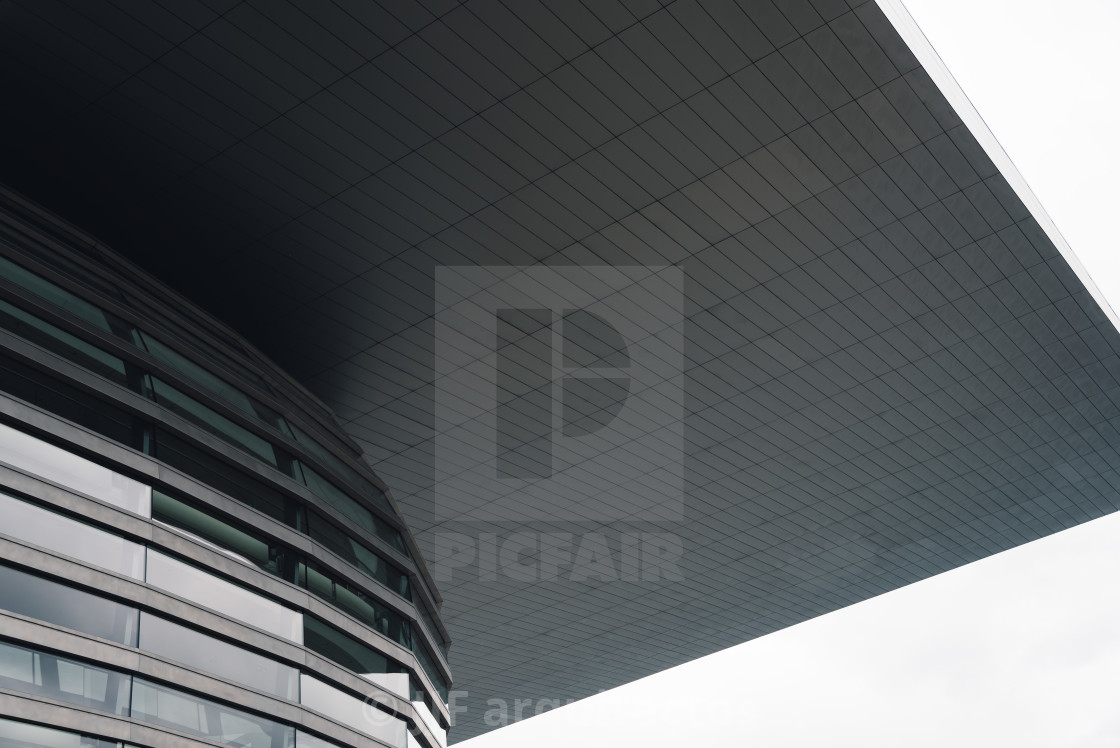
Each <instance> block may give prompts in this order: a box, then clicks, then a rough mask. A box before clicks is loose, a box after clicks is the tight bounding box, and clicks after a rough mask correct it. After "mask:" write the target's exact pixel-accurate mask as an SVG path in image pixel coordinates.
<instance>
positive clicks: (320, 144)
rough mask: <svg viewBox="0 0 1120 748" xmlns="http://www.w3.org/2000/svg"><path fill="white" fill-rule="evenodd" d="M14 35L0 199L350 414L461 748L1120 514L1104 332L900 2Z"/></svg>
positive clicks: (1096, 305) (103, 7)
mask: <svg viewBox="0 0 1120 748" xmlns="http://www.w3.org/2000/svg"><path fill="white" fill-rule="evenodd" d="M5 13H6V16H5V23H4V25H3V26H2V27H0V60H2V61H3V65H4V69H5V70H7V71H10V74H9V79H8V81H7V82H6V86H5V90H4V93H5V95H6V99H5V101H6V104H7V111H6V116H5V117H3V118H0V134H2V135H3V137H4V142H7V143H15V144H19V147H18V148H12V149H10V150H9V152H7V153H5V160H4V161H3V163H2V164H0V181H4V182H6V183H8V184H10V185H12V186H13V187H14V188H15V189H18V190H19V191H20V192H22V193H24V194H26V195H28V196H30V197H31V198H32V199H34V200H35V201H36V202H38V203H40V204H42V205H45V206H47V207H48V208H49V209H50V210H52V211H55V212H57V213H59V214H60V215H62V216H65V217H66V218H67V219H68V220H71V221H73V222H75V223H76V224H77V225H79V226H81V227H82V228H83V229H85V230H88V231H91V232H93V233H94V234H95V235H96V236H97V237H98V238H99V239H100V240H103V241H105V242H107V243H108V244H109V245H110V246H112V247H113V248H114V249H116V250H117V251H119V252H121V253H122V254H124V255H126V256H128V257H129V258H130V259H132V260H133V261H134V262H136V263H137V265H139V266H140V267H143V268H145V269H146V270H148V271H149V272H151V273H152V274H153V275H154V276H156V277H159V278H161V279H163V280H164V281H165V282H167V283H168V284H169V285H170V286H173V287H174V288H175V289H176V290H178V291H180V292H182V293H183V294H184V295H185V296H186V297H187V298H189V299H192V300H193V301H194V302H196V303H197V304H199V305H201V306H203V307H205V308H206V309H207V310H209V311H210V312H212V313H214V314H215V316H216V317H217V318H219V319H221V320H223V321H224V322H226V323H228V324H230V325H231V326H233V327H234V328H235V329H237V330H239V331H240V332H242V333H243V334H244V336H245V338H246V339H247V340H251V341H252V342H253V344H254V345H257V346H259V347H260V349H261V350H263V351H265V352H267V354H268V355H269V356H270V357H272V358H273V359H274V360H276V361H277V362H278V363H279V364H280V365H281V366H282V367H283V368H284V369H285V370H286V371H288V372H289V373H291V374H292V375H293V376H294V377H295V378H296V379H298V381H300V382H302V383H303V384H305V385H306V386H307V387H308V388H309V389H310V390H312V391H314V392H315V393H316V394H317V395H318V396H319V397H320V398H322V400H323V401H324V402H325V403H327V404H328V405H329V406H330V408H331V409H332V410H333V411H334V412H335V413H336V414H337V416H338V418H339V421H340V422H341V425H342V430H343V431H344V432H345V434H346V435H347V436H348V438H350V439H353V440H354V442H355V443H356V444H357V445H358V446H360V447H361V449H362V451H363V452H364V453H365V455H366V459H367V460H368V461H369V462H370V464H371V465H372V467H373V469H374V471H375V472H376V474H377V475H378V476H380V477H381V478H382V479H383V480H384V481H385V483H386V484H387V486H388V487H389V488H391V489H392V493H393V495H394V496H395V498H396V500H397V501H396V505H397V507H398V508H399V510H400V516H401V517H402V518H403V519H404V520H405V521H406V522H407V525H408V526H409V527H411V528H412V530H413V531H414V532H415V533H416V538H417V542H418V543H419V550H422V551H423V555H424V556H425V557H427V558H428V560H429V562H430V563H431V565H432V576H433V578H434V582H435V583H436V584H438V586H439V588H440V593H441V594H442V596H443V600H444V602H443V607H442V614H443V619H444V620H445V621H447V623H448V629H449V631H450V633H451V634H452V635H453V636H454V639H455V642H456V644H455V649H454V650H453V651H452V653H451V655H450V657H451V660H452V662H451V665H452V666H453V668H454V671H455V674H456V691H457V692H458V691H461V692H463V693H449V694H448V701H449V705H450V708H449V710H448V712H449V714H448V716H449V717H453V718H455V724H454V727H453V730H452V732H451V737H452V739H462V738H467V737H470V736H472V735H476V734H479V733H481V732H483V731H485V730H488V729H491V728H493V727H496V726H498V725H500V724H502V723H503V713H502V710H501V708H500V707H501V706H502V705H504V706H505V707H506V712H505V719H506V721H508V720H509V719H516V718H518V716H526V715H531V714H533V713H535V712H536V711H538V710H540V709H544V708H551V707H553V706H555V705H556V704H557V703H563V702H564V701H566V700H568V699H574V698H581V697H583V696H587V695H589V694H593V693H595V692H597V691H598V690H599V689H602V688H609V687H612V686H616V685H619V684H621V683H625V682H628V681H630V680H633V679H635V678H638V677H641V676H643V675H646V674H648V673H651V672H655V671H657V670H661V669H663V668H666V667H669V666H672V665H674V664H678V663H680V662H684V661H687V660H689V659H692V658H695V657H698V656H701V655H704V654H709V653H711V652H714V651H717V650H719V649H722V648H724V647H728V646H731V645H733V644H737V643H740V642H742V641H745V640H747V639H750V638H752V637H756V636H761V635H765V634H766V633H769V632H771V631H774V630H777V629H779V628H782V627H784V626H788V625H791V624H794V623H797V622H799V621H803V620H805V619H807V618H810V617H812V616H816V615H820V614H822V613H825V612H828V611H831V610H835V609H837V608H839V607H842V606H844V605H848V604H851V603H853V602H856V601H859V600H863V599H866V598H868V597H870V596H873V595H877V594H880V593H882V592H885V591H888V590H891V589H895V588H897V587H899V586H901V585H904V584H907V583H910V582H913V581H916V580H919V579H922V578H925V577H928V576H930V575H933V574H936V573H938V572H940V571H944V570H946V569H950V568H953V567H955V566H958V565H961V564H964V563H968V562H969V561H972V560H975V559H978V558H982V557H984V556H987V555H990V554H992V553H997V552H999V551H1000V550H1003V549H1006V548H1009V547H1012V546H1014V545H1017V544H1020V543H1023V542H1027V541H1029V540H1031V539H1034V538H1037V537H1041V536H1043V535H1045V534H1048V533H1052V532H1055V531H1058V530H1061V529H1063V528H1066V527H1070V526H1072V525H1074V524H1077V523H1079V522H1083V521H1086V520H1088V519H1091V518H1094V517H1098V516H1101V515H1103V514H1105V513H1108V512H1111V511H1114V510H1115V509H1116V508H1117V506H1118V502H1117V498H1116V496H1117V492H1116V487H1117V486H1118V485H1120V478H1118V474H1117V469H1118V468H1120V452H1118V451H1117V448H1118V447H1120V432H1117V431H1116V426H1117V425H1118V424H1117V422H1116V416H1117V413H1118V411H1117V406H1118V405H1120V378H1118V375H1117V372H1120V368H1118V364H1120V358H1118V354H1120V338H1118V336H1117V333H1116V329H1115V318H1114V317H1113V316H1111V312H1110V310H1108V309H1107V307H1106V306H1104V305H1102V304H1101V303H1100V301H1099V299H1098V297H1097V296H1096V294H1095V290H1094V289H1093V286H1092V284H1091V282H1089V280H1088V279H1087V278H1086V277H1085V275H1084V274H1083V273H1082V272H1081V270H1080V268H1079V267H1078V266H1077V263H1076V261H1075V260H1074V259H1073V257H1072V254H1071V253H1070V252H1069V248H1068V247H1067V246H1065V243H1064V241H1063V240H1062V238H1061V236H1060V235H1059V234H1058V232H1057V231H1056V230H1055V229H1054V227H1053V225H1052V223H1051V222H1050V221H1049V220H1048V219H1047V217H1046V215H1045V212H1044V211H1043V210H1042V209H1041V206H1039V205H1038V203H1037V200H1035V199H1034V198H1033V196H1032V195H1031V194H1030V191H1029V189H1027V188H1026V187H1025V185H1024V184H1023V183H1022V180H1021V179H1020V178H1019V177H1018V175H1017V173H1016V172H1015V169H1014V167H1013V166H1012V165H1011V164H1010V162H1009V161H1008V160H1007V158H1006V156H1005V155H1004V154H1003V153H1002V151H1001V150H1000V149H999V146H998V144H997V143H995V140H994V138H993V137H992V136H991V134H990V133H988V132H987V130H986V129H985V127H984V125H983V123H982V121H980V119H979V117H977V116H976V113H975V112H974V111H972V110H971V108H970V107H969V105H968V102H967V99H966V98H965V97H964V96H963V95H962V94H961V92H960V91H959V90H958V89H956V88H955V87H954V84H953V83H952V81H951V80H949V79H947V77H946V76H945V74H944V71H943V70H941V68H940V66H939V63H938V61H937V59H936V55H935V54H933V53H932V50H930V49H928V45H926V44H925V42H924V40H923V39H922V37H921V34H920V32H918V31H917V30H916V29H915V28H913V26H912V23H911V22H909V20H908V18H907V17H906V15H905V11H904V10H902V9H901V6H900V4H899V3H898V2H896V0H882V1H881V2H869V1H867V0H750V1H749V2H748V1H747V0H734V1H732V0H676V1H675V2H658V1H656V0H595V2H574V1H570V0H519V1H518V2H502V1H500V0H468V1H467V2H462V3H460V2H453V1H452V0H424V1H423V2H419V1H413V0H377V1H376V2H363V3H356V2H345V1H344V0H337V1H335V2H323V3H315V4H311V3H302V2H294V1H293V2H283V3H276V4H272V3H263V2H257V1H246V2H235V0H228V1H227V0H206V1H205V2H204V1H203V0H195V1H193V2H192V1H183V2H176V3H140V4H133V3H128V2H125V0H113V1H112V2H110V1H108V0H105V1H104V2H84V3H76V2H75V3H66V2H59V3H53V4H45V3H40V2H13V3H10V4H9V6H7V7H6V10H5ZM592 289H594V290H595V293H590V290H592ZM499 291H500V293H499ZM596 294H597V295H596ZM165 342H167V343H168V344H172V343H173V342H174V341H165ZM129 350H132V349H129ZM659 367H661V368H659ZM665 367H667V368H665ZM460 375H463V376H462V377H461V378H460ZM195 394H196V395H197V394H199V393H198V392H196V393H195ZM136 397H137V398H139V395H136ZM137 402H145V403H147V402H149V401H147V400H139V399H138V400H137ZM146 407H151V406H150V405H149V406H146ZM277 407H278V406H277ZM301 407H302V406H301ZM227 416H228V414H227ZM502 424H505V425H504V426H503V425H502ZM650 434H652V435H653V436H652V438H650V439H648V440H647V439H646V438H645V437H646V435H650ZM607 436H610V437H611V439H610V440H607V441H604V439H605V438H606V437H607ZM340 438H341V436H340ZM156 446H157V447H158V446H159V440H158V439H157V440H156ZM289 446H291V445H289ZM230 454H235V453H233V452H231V453H230ZM293 454H294V452H293ZM300 459H301V460H302V459H303V458H302V457H301V458H300ZM309 459H310V458H309ZM495 466H497V467H498V468H499V469H498V470H494V469H493V468H494V467H495ZM351 467H355V466H353V465H352V466H351ZM386 519H392V516H387V517H386ZM312 527H314V523H313V524H312ZM412 555H413V557H414V558H418V557H419V555H420V554H419V552H418V551H417V550H415V549H414V551H413V553H412ZM433 686H434V684H433ZM495 704H497V706H495ZM436 706H437V708H438V705H436ZM495 710H496V711H495Z"/></svg>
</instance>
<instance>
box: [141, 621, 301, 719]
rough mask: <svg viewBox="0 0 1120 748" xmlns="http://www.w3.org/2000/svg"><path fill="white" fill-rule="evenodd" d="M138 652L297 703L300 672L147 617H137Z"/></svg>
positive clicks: (217, 640)
mask: <svg viewBox="0 0 1120 748" xmlns="http://www.w3.org/2000/svg"><path fill="white" fill-rule="evenodd" d="M140 649H143V650H146V651H148V652H152V653H153V654H157V655H161V656H163V657H166V658H167V659H169V660H175V661H177V662H181V663H183V664H184V665H188V666H190V667H192V668H196V669H198V670H202V671H205V672H208V673H213V674H214V675H217V676H219V677H222V678H225V679H226V680H231V681H234V682H235V683H242V684H244V685H246V686H249V687H250V688H255V689H257V690H259V691H264V692H266V693H270V694H273V695H275V696H279V697H280V698H282V699H288V700H290V701H296V700H298V699H299V690H298V688H299V671H298V670H296V669H295V668H294V667H289V666H288V665H283V664H281V663H279V662H276V661H275V660H270V659H269V658H267V657H263V656H261V655H259V654H255V653H253V652H249V651H247V650H245V649H242V648H241V647H238V646H235V645H233V644H229V643H228V642H224V641H222V640H220V639H215V638H214V637H212V636H207V635H206V634H202V633H199V632H198V631H195V630H193V629H189V628H187V627H185V626H180V625H179V624H177V623H172V622H171V621H167V620H164V619H162V618H159V617H157V616H154V615H151V614H150V613H143V614H142V615H141V616H140Z"/></svg>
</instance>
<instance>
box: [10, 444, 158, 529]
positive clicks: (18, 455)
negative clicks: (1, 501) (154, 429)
mask: <svg viewBox="0 0 1120 748" xmlns="http://www.w3.org/2000/svg"><path fill="white" fill-rule="evenodd" d="M0 458H2V459H3V460H4V462H7V463H8V464H9V465H13V466H15V467H17V468H19V469H20V470H24V471H26V472H29V473H32V474H33V475H37V476H39V477H40V478H45V479H47V480H49V481H53V482H55V483H59V484H61V485H64V486H66V487H67V488H71V489H73V490H75V491H80V492H81V493H84V494H87V495H89V496H92V497H94V498H95V499H100V500H102V501H105V502H108V503H110V504H113V505H115V506H119V507H120V508H122V509H127V510H128V511H130V512H134V513H136V514H139V515H142V516H144V517H150V516H152V498H151V493H152V492H151V489H150V488H148V487H147V486H145V485H144V484H143V483H139V482H138V481H134V480H132V479H131V478H126V477H125V476H123V475H121V474H120V473H115V472H113V471H112V470H109V469H108V468H104V467H101V466H100V465H98V464H96V463H93V462H90V461H89V460H87V459H84V458H82V457H78V456H77V455H74V454H71V453H69V452H67V451H66V450H65V449H60V448H59V447H56V446H54V445H53V444H47V443H46V442H44V441H42V440H40V439H36V438H35V437H33V436H28V435H27V434H25V433H23V432H22V431H16V430H15V429H13V428H9V427H8V426H4V425H2V424H0Z"/></svg>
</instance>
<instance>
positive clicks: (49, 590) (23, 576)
mask: <svg viewBox="0 0 1120 748" xmlns="http://www.w3.org/2000/svg"><path fill="white" fill-rule="evenodd" d="M0 608H3V609H5V610H8V611H11V612H12V613H16V614H18V615H21V616H27V617H28V618H35V619H38V620H40V621H46V622H47V623H53V624H55V625H57V626H65V627H66V628H68V629H74V630H75V631H81V632H82V633H83V634H89V635H90V636H100V637H101V638H102V639H108V640H110V641H114V642H117V643H118V644H124V645H126V646H129V647H135V646H136V624H137V622H138V620H139V613H138V611H137V610H136V608H132V607H129V606H127V605H121V604H120V603H116V602H113V601H112V600H106V599H105V598H103V597H99V596H97V595H91V594H90V593H88V592H83V591H82V590H78V589H75V588H73V587H67V586H66V585H64V584H59V583H57V582H52V581H50V580H48V579H43V578H42V577H37V576H35V575H33V574H28V573H26V572H22V571H18V570H16V569H12V568H10V567H8V566H0Z"/></svg>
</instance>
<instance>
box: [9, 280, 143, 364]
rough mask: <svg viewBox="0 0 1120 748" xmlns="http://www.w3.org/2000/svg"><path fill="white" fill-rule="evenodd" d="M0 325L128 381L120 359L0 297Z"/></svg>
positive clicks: (53, 350)
mask: <svg viewBox="0 0 1120 748" xmlns="http://www.w3.org/2000/svg"><path fill="white" fill-rule="evenodd" d="M0 327H3V328H4V329H6V330H8V331H10V332H13V333H15V334H16V335H18V336H19V337H21V338H23V339H24V340H28V341H31V342H32V343H34V344H35V345H38V346H40V347H42V348H46V349H47V350H48V351H52V352H54V353H57V354H58V355H60V356H62V357H63V358H66V359H69V360H70V361H73V362H74V363H76V364H77V365H78V366H81V367H83V368H85V369H88V370H89V371H92V372H93V373H94V374H99V375H101V376H103V377H105V378H106V379H109V380H111V381H114V382H116V383H117V384H120V385H127V384H128V374H127V372H126V371H125V364H124V361H122V360H121V359H119V358H117V357H116V356H113V355H112V354H109V353H106V352H105V351H103V350H101V349H100V348H98V347H97V346H95V345H92V344H90V343H87V342H86V341H84V340H82V339H81V338H79V337H76V336H74V335H71V334H70V333H68V332H66V331H65V330H63V329H61V328H59V327H55V326H54V325H52V324H50V323H48V322H44V321H43V320H41V319H39V318H38V317H36V316H35V315H33V314H31V313H29V312H25V311H24V310H22V309H20V308H18V307H15V306H12V305H11V304H9V303H8V302H6V301H2V300H0Z"/></svg>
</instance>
